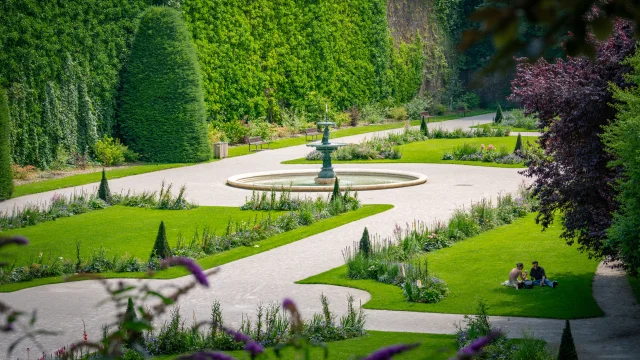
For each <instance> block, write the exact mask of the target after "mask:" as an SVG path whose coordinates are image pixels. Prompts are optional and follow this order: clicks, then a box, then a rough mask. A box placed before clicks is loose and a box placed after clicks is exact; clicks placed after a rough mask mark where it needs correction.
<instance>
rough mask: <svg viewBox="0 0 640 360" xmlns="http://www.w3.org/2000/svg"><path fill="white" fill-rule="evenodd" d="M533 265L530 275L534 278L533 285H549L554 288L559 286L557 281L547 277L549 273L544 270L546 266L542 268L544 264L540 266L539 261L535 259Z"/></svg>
mask: <svg viewBox="0 0 640 360" xmlns="http://www.w3.org/2000/svg"><path fill="white" fill-rule="evenodd" d="M531 265H533V267H532V268H531V271H529V276H531V280H533V285H540V286H544V285H547V286H551V287H552V288H555V287H556V286H558V282H557V281H551V280H549V279H547V274H546V273H545V272H544V268H542V266H538V262H537V261H533V262H532V263H531Z"/></svg>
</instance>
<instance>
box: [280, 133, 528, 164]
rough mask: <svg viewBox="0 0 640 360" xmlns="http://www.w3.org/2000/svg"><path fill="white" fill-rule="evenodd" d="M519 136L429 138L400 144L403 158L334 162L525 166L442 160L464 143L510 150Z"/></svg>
mask: <svg viewBox="0 0 640 360" xmlns="http://www.w3.org/2000/svg"><path fill="white" fill-rule="evenodd" d="M536 139H537V138H536V137H534V136H523V137H522V141H523V142H525V143H526V142H527V141H529V142H530V143H532V144H533V143H534V142H535V140H536ZM516 140H517V137H515V136H504V137H482V138H467V139H429V140H426V141H418V142H414V143H410V144H406V145H402V146H400V150H401V152H402V158H400V159H396V160H390V159H382V160H351V161H335V160H334V161H333V163H334V164H367V163H428V164H457V165H473V166H489V167H502V168H523V167H524V165H523V164H498V163H490V162H482V161H458V160H442V155H443V154H444V152H445V151H452V150H453V148H454V147H456V146H458V145H462V144H474V145H480V144H485V145H489V144H493V145H494V146H495V147H496V149H498V148H500V146H501V145H505V146H506V147H507V149H509V151H512V150H513V149H514V148H515V146H516ZM320 163H322V161H309V160H306V159H304V158H301V159H295V160H289V161H284V162H283V164H320Z"/></svg>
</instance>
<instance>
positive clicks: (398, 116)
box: [389, 106, 407, 120]
mask: <svg viewBox="0 0 640 360" xmlns="http://www.w3.org/2000/svg"><path fill="white" fill-rule="evenodd" d="M389 116H390V117H391V118H392V119H393V120H405V119H406V118H407V109H405V107H404V106H399V107H395V108H393V109H391V111H389Z"/></svg>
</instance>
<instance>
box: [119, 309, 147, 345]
mask: <svg viewBox="0 0 640 360" xmlns="http://www.w3.org/2000/svg"><path fill="white" fill-rule="evenodd" d="M137 320H138V315H136V310H135V308H134V307H133V300H131V298H129V301H128V302H127V311H125V313H124V318H123V323H127V339H126V341H125V344H127V347H128V348H129V349H131V348H133V346H134V345H135V344H136V343H141V342H142V332H141V331H140V330H134V329H132V328H135V324H133V323H134V322H136V321H137Z"/></svg>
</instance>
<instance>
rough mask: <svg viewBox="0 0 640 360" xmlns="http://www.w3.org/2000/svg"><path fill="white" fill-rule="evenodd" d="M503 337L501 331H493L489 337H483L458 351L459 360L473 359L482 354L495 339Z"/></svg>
mask: <svg viewBox="0 0 640 360" xmlns="http://www.w3.org/2000/svg"><path fill="white" fill-rule="evenodd" d="M500 336H502V332H501V331H500V330H492V331H491V332H490V333H489V334H488V335H487V336H482V337H479V338H477V339H476V340H475V341H474V342H472V343H471V344H469V345H467V346H465V347H463V348H462V349H460V351H458V354H457V355H458V357H457V358H458V359H471V358H473V357H474V356H476V355H479V354H480V353H482V349H483V348H484V347H485V346H487V345H489V344H490V343H491V342H493V341H494V340H495V339H497V338H499V337H500Z"/></svg>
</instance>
